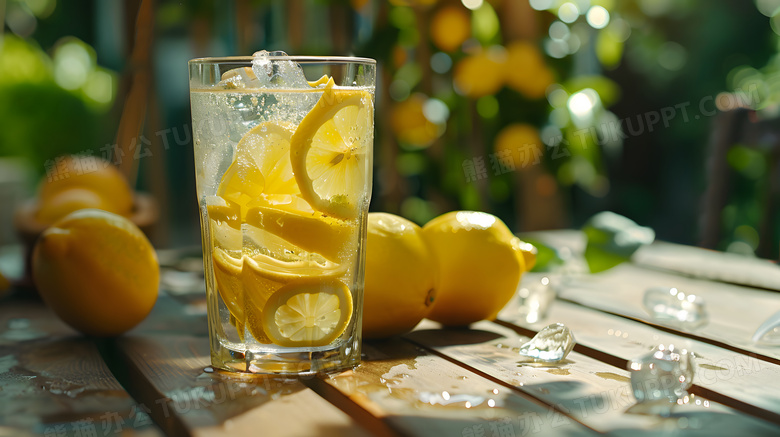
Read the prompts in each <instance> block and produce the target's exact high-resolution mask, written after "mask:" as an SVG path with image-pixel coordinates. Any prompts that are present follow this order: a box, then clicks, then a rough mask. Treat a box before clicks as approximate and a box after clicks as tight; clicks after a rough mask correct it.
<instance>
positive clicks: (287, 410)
mask: <svg viewBox="0 0 780 437" xmlns="http://www.w3.org/2000/svg"><path fill="white" fill-rule="evenodd" d="M168 304H169V303H165V301H163V305H168ZM180 318H186V316H183V315H180ZM187 323H188V322H187V321H186V320H185V321H180V323H179V324H180V326H184V325H186V324H187ZM158 325H160V321H159V320H151V321H150V322H149V323H148V324H147V325H146V326H145V327H142V328H141V329H139V331H138V332H136V333H133V334H131V335H127V336H125V337H124V338H122V339H120V340H118V341H117V344H116V349H117V351H116V352H117V355H118V356H119V357H120V359H121V360H122V361H123V363H124V365H125V367H126V370H125V372H124V373H123V375H122V376H121V378H120V379H121V380H123V381H125V382H126V385H127V386H128V387H129V390H130V392H131V393H132V394H133V395H134V396H135V397H136V398H137V399H138V400H139V401H140V402H142V403H143V404H144V405H145V406H147V407H148V408H149V410H150V414H151V416H152V418H153V419H154V420H155V422H156V423H157V424H158V425H159V426H160V427H161V428H162V429H163V430H164V431H165V432H166V433H169V434H171V435H193V436H228V435H229V436H231V437H232V436H236V435H254V434H257V433H258V432H262V434H263V435H273V436H309V435H320V436H367V435H371V434H370V433H369V432H368V431H366V430H365V429H364V428H363V427H361V426H360V425H359V424H358V423H357V422H355V421H354V420H353V419H351V418H350V417H349V416H348V415H346V414H345V413H344V412H342V411H340V410H339V409H338V408H336V407H335V406H333V405H331V404H330V403H328V402H327V401H325V400H324V399H322V398H321V397H320V396H318V395H317V394H316V393H315V392H314V391H312V390H311V389H309V388H307V387H306V386H305V385H303V384H302V383H301V382H300V381H299V380H297V379H289V378H280V377H268V376H251V375H250V376H246V377H243V378H239V377H235V376H234V377H226V376H223V375H222V374H220V373H206V372H204V369H206V368H207V367H208V366H209V365H210V351H209V342H208V337H204V336H192V335H185V334H176V333H168V332H165V331H158V332H154V331H150V326H158ZM174 330H176V329H174Z"/></svg>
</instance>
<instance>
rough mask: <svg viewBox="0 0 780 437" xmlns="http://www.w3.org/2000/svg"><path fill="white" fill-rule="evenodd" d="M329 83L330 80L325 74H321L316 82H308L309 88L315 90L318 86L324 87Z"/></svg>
mask: <svg viewBox="0 0 780 437" xmlns="http://www.w3.org/2000/svg"><path fill="white" fill-rule="evenodd" d="M329 81H330V78H329V77H328V75H327V74H323V75H322V77H321V78H319V79H317V80H310V81H308V83H309V86H310V87H312V88H317V87H318V86H320V85H326V84H327V83H328V82H329Z"/></svg>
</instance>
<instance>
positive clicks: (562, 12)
mask: <svg viewBox="0 0 780 437" xmlns="http://www.w3.org/2000/svg"><path fill="white" fill-rule="evenodd" d="M579 16H580V10H579V8H577V5H575V4H574V3H571V2H566V3H564V4H562V5H561V7H560V8H558V18H559V19H560V20H561V21H563V22H564V23H573V22H575V21H577V18H578V17H579Z"/></svg>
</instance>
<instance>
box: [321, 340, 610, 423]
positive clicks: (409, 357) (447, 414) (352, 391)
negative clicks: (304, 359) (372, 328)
mask: <svg viewBox="0 0 780 437" xmlns="http://www.w3.org/2000/svg"><path fill="white" fill-rule="evenodd" d="M364 354H365V356H364V361H363V362H362V364H361V365H360V366H359V367H357V368H356V369H354V370H351V371H347V372H343V373H340V374H335V375H331V376H329V377H324V378H322V379H315V380H311V381H310V382H309V385H310V386H311V387H313V388H315V390H317V391H318V392H320V393H321V394H323V396H325V397H326V398H328V399H330V400H332V401H333V399H335V398H337V397H339V396H341V397H346V398H348V399H350V400H351V401H353V402H354V403H355V404H356V405H358V406H360V407H361V408H362V409H363V410H364V411H367V412H369V413H370V414H371V415H372V416H374V417H377V418H379V419H381V420H382V422H383V423H385V424H387V426H388V427H389V428H390V429H391V430H393V431H395V432H397V433H400V434H403V435H411V436H430V435H437V436H438V435H446V436H467V435H485V436H489V435H491V434H492V435H517V436H520V435H527V434H528V433H529V432H532V431H533V432H543V434H542V435H571V436H574V435H595V433H594V432H593V431H592V430H590V429H589V428H587V427H585V426H583V425H581V424H579V423H577V422H576V421H573V420H571V419H570V418H568V417H566V416H565V415H562V414H560V412H558V411H556V410H554V409H551V408H547V407H546V406H545V405H543V404H540V403H538V402H536V401H534V400H532V399H531V398H529V397H527V396H524V395H521V394H520V393H517V392H516V391H515V390H511V389H508V388H507V387H505V386H503V385H501V384H499V383H497V382H495V381H492V380H490V379H487V378H484V377H483V376H480V375H477V374H475V373H473V372H471V371H469V370H467V369H464V368H463V367H461V366H459V365H457V364H454V363H452V362H450V361H447V360H445V359H443V358H441V357H439V356H436V355H432V354H430V353H428V352H426V351H425V350H423V349H421V348H419V347H415V346H413V345H412V344H410V343H408V342H405V341H401V340H398V339H395V340H388V341H384V342H366V343H364ZM333 389H335V390H336V392H335V393H334V390H333Z"/></svg>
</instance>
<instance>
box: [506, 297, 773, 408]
mask: <svg viewBox="0 0 780 437" xmlns="http://www.w3.org/2000/svg"><path fill="white" fill-rule="evenodd" d="M499 319H500V320H502V321H504V322H508V323H511V324H513V325H516V326H520V327H523V328H526V329H529V330H531V331H529V334H532V333H533V332H535V331H538V330H539V329H541V328H543V327H544V326H546V325H547V324H549V323H553V322H561V323H565V324H566V325H567V326H568V327H569V328H571V330H572V332H573V333H574V336H575V338H576V340H577V343H578V348H579V349H577V350H579V351H580V352H583V353H587V354H588V355H590V356H594V355H595V354H599V353H601V354H603V357H600V358H599V359H600V360H602V361H611V362H612V363H614V364H615V365H620V366H625V363H626V362H627V361H628V360H631V359H634V358H637V357H640V356H642V355H644V354H646V353H647V352H648V351H649V350H651V349H652V348H653V347H655V346H656V345H658V344H667V345H668V344H674V345H675V346H677V347H680V348H685V349H688V350H690V351H693V352H694V353H695V354H696V356H697V358H696V365H697V367H696V376H695V377H694V388H693V392H694V393H697V394H701V395H705V396H706V397H707V398H709V399H711V400H715V401H717V402H720V403H723V404H726V405H728V406H730V407H733V408H735V409H738V410H740V411H744V412H747V413H749V414H752V415H755V416H759V417H762V418H764V419H767V420H770V421H772V422H775V423H780V366H778V365H775V364H772V363H769V362H767V361H765V360H761V359H758V358H756V357H755V356H754V355H752V354H741V353H737V352H733V351H730V350H727V349H723V348H720V347H717V346H713V345H711V344H708V343H705V342H701V341H697V340H693V339H690V338H686V337H682V336H679V335H675V334H671V333H667V332H665V331H662V330H659V329H656V328H654V327H652V326H648V325H646V324H643V323H639V322H635V321H632V320H627V319H625V318H622V317H618V316H614V315H610V314H605V313H601V312H598V311H595V310H591V309H588V308H584V307H581V306H579V305H576V304H572V303H568V302H562V301H556V302H555V304H554V305H553V306H552V308H551V310H550V313H549V315H548V317H547V318H545V319H544V320H542V321H539V322H536V323H533V324H530V323H527V322H526V321H525V320H524V319H522V318H519V317H516V315H513V314H512V311H511V309H510V308H506V309H505V311H504V312H502V313H500V314H499Z"/></svg>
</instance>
